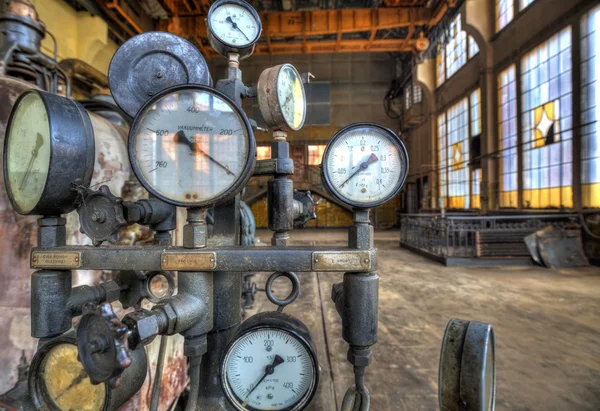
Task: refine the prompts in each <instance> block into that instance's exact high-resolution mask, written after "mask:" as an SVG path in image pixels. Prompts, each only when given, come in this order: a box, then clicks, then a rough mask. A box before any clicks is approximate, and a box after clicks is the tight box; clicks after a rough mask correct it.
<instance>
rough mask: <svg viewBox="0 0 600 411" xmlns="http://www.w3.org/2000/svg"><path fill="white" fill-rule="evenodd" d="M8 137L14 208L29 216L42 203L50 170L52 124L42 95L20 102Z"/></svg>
mask: <svg viewBox="0 0 600 411" xmlns="http://www.w3.org/2000/svg"><path fill="white" fill-rule="evenodd" d="M7 138H8V142H7V147H6V149H7V156H6V159H7V160H8V161H7V164H6V172H7V177H8V186H9V187H10V191H11V195H12V198H13V201H14V204H15V206H16V207H18V210H19V211H20V212H22V213H23V214H27V213H29V212H30V211H32V210H33V209H34V207H35V206H36V205H37V203H38V202H39V201H40V198H41V196H42V193H43V192H44V187H45V185H46V181H47V178H48V171H49V169H50V125H49V123H48V114H47V113H46V107H45V106H44V102H43V101H42V99H41V97H40V95H39V94H37V93H30V94H27V95H26V96H25V97H24V98H23V99H22V100H21V101H20V103H19V104H18V106H17V107H16V109H15V112H14V114H13V117H12V121H11V127H10V131H9V133H8V136H7Z"/></svg>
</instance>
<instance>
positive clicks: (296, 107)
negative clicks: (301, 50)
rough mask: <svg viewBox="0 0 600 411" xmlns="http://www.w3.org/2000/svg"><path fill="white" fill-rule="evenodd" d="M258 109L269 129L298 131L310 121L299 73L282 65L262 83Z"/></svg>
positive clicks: (264, 75) (263, 75)
mask: <svg viewBox="0 0 600 411" xmlns="http://www.w3.org/2000/svg"><path fill="white" fill-rule="evenodd" d="M257 91H258V106H259V108H260V113H261V114H262V116H263V118H264V120H265V122H266V123H267V125H268V126H269V127H273V128H279V129H283V130H290V131H297V130H300V129H301V128H302V126H303V125H304V120H305V119H306V93H305V92H304V84H303V83H302V79H301V78H300V74H299V73H298V70H296V68H295V67H294V66H292V65H291V64H281V65H279V66H275V67H271V68H269V69H266V70H265V71H263V72H262V73H261V75H260V78H259V79H258V85H257Z"/></svg>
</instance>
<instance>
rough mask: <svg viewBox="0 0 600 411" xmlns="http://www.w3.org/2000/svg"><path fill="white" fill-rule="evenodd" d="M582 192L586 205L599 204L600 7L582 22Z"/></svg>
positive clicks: (584, 205)
mask: <svg viewBox="0 0 600 411" xmlns="http://www.w3.org/2000/svg"><path fill="white" fill-rule="evenodd" d="M581 89H582V90H581V110H582V112H581V125H582V129H581V148H582V153H581V154H582V156H581V160H582V164H581V184H582V186H581V191H582V197H583V198H582V205H583V207H588V208H589V207H594V208H599V207H600V7H597V8H595V9H594V10H592V11H590V12H589V13H587V14H586V15H585V16H584V17H583V19H582V21H581Z"/></svg>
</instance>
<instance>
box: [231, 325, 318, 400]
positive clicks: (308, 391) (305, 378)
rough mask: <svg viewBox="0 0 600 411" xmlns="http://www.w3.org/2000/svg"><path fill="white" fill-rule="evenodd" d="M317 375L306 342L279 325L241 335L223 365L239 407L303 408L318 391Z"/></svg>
mask: <svg viewBox="0 0 600 411" xmlns="http://www.w3.org/2000/svg"><path fill="white" fill-rule="evenodd" d="M316 374H317V368H316V360H315V359H314V357H313V353H312V352H311V351H310V350H309V349H307V345H306V344H305V343H304V342H303V341H302V340H301V339H300V338H298V337H297V336H296V335H294V334H293V333H291V332H288V331H286V330H283V329H280V328H269V327H265V328H257V329H253V330H250V331H249V332H247V333H246V334H244V335H242V336H241V337H240V338H239V339H237V340H235V341H234V343H233V344H231V345H230V347H229V350H228V351H227V353H226V356H225V362H224V365H223V378H224V385H225V391H226V394H227V395H228V397H229V399H230V401H231V402H232V404H233V405H235V407H236V408H237V409H238V410H301V409H303V408H304V407H305V406H306V405H307V404H308V402H309V401H310V399H311V398H312V395H313V394H314V392H315V391H316V379H317V377H316Z"/></svg>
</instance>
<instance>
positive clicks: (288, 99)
mask: <svg viewBox="0 0 600 411" xmlns="http://www.w3.org/2000/svg"><path fill="white" fill-rule="evenodd" d="M292 97H294V93H290V95H289V96H287V98H286V99H285V101H284V102H283V104H282V106H285V105H286V104H287V103H289V102H290V100H291V99H292Z"/></svg>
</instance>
